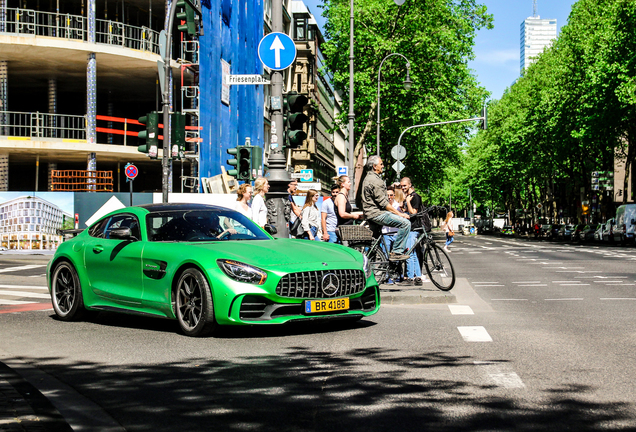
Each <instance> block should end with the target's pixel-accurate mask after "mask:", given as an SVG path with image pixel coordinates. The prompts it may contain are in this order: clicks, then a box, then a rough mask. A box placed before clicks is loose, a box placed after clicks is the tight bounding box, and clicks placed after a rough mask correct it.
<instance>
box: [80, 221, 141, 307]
mask: <svg viewBox="0 0 636 432" xmlns="http://www.w3.org/2000/svg"><path fill="white" fill-rule="evenodd" d="M117 228H130V229H131V232H132V234H133V236H134V237H135V238H136V239H138V240H122V239H115V238H110V233H111V231H112V230H113V229H117ZM89 234H90V239H89V240H88V241H87V242H86V245H85V249H84V263H85V266H86V274H87V275H88V279H89V283H90V286H91V289H92V290H93V292H94V293H95V294H97V295H99V296H100V297H102V298H105V299H108V300H112V301H114V302H117V303H121V304H126V305H131V304H133V305H134V304H140V303H141V296H142V293H143V283H142V268H141V254H142V251H143V247H144V243H145V242H144V241H142V240H141V230H140V228H139V220H138V219H137V217H136V216H135V215H133V214H130V213H119V214H116V215H113V216H110V217H106V218H104V219H103V220H101V221H100V222H98V223H97V224H96V225H95V226H94V229H91V230H90V231H89Z"/></svg>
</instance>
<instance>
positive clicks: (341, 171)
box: [338, 166, 349, 177]
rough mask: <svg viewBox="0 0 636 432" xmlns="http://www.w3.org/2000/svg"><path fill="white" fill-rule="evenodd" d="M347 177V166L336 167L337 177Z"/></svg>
mask: <svg viewBox="0 0 636 432" xmlns="http://www.w3.org/2000/svg"><path fill="white" fill-rule="evenodd" d="M346 175H349V167H348V166H339V167H338V177H340V176H346Z"/></svg>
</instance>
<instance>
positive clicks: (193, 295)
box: [175, 268, 216, 337]
mask: <svg viewBox="0 0 636 432" xmlns="http://www.w3.org/2000/svg"><path fill="white" fill-rule="evenodd" d="M175 315H176V316H177V321H179V327H180V328H181V331H182V332H183V333H184V334H185V335H186V336H193V337H194V336H203V335H206V334H208V333H210V332H212V330H214V328H215V327H216V321H215V319H214V307H213V303H212V291H211V290H210V285H209V284H208V281H207V280H206V278H205V276H203V274H202V273H201V272H200V271H199V270H197V269H194V268H189V269H187V270H185V271H184V272H183V273H182V274H181V276H180V277H179V280H178V281H177V286H176V291H175Z"/></svg>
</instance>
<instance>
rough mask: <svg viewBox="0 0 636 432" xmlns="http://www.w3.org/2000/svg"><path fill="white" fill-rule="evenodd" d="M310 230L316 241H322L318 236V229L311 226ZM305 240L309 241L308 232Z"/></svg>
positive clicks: (304, 236)
mask: <svg viewBox="0 0 636 432" xmlns="http://www.w3.org/2000/svg"><path fill="white" fill-rule="evenodd" d="M309 230H310V231H311V235H312V236H314V241H320V238H319V237H318V236H317V235H316V234H318V227H315V226H310V227H309ZM303 238H304V239H305V240H309V234H307V232H305V234H304V235H303Z"/></svg>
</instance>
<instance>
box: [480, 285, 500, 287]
mask: <svg viewBox="0 0 636 432" xmlns="http://www.w3.org/2000/svg"><path fill="white" fill-rule="evenodd" d="M475 286H476V287H502V286H505V285H475Z"/></svg>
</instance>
